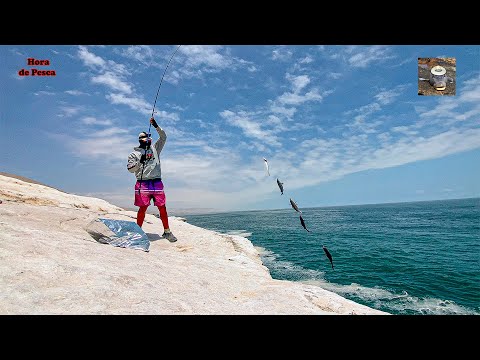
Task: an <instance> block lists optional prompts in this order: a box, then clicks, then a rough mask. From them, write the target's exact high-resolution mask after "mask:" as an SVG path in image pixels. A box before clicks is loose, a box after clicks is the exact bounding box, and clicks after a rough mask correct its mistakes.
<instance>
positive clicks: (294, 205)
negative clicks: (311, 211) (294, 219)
mask: <svg viewBox="0 0 480 360" xmlns="http://www.w3.org/2000/svg"><path fill="white" fill-rule="evenodd" d="M290 204H291V205H292V208H293V209H294V210H295V211H298V212H299V213H302V211H301V210H300V209H299V208H298V206H297V204H296V203H295V201H293V200H292V198H290Z"/></svg>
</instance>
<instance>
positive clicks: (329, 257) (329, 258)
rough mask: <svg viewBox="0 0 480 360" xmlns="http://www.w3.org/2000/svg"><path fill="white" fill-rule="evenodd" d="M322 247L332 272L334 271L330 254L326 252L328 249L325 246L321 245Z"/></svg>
mask: <svg viewBox="0 0 480 360" xmlns="http://www.w3.org/2000/svg"><path fill="white" fill-rule="evenodd" d="M322 247H323V251H325V255H327V257H328V260H330V264H332V270H335V269H334V268H333V260H332V254H330V251H328V249H327V248H326V247H325V245H322Z"/></svg>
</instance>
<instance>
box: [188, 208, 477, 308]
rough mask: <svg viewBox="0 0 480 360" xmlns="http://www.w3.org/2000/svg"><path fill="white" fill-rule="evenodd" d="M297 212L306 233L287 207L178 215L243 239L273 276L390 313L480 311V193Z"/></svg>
mask: <svg viewBox="0 0 480 360" xmlns="http://www.w3.org/2000/svg"><path fill="white" fill-rule="evenodd" d="M301 210H302V217H303V219H304V221H305V224H306V227H307V228H308V229H309V230H310V232H307V231H306V230H305V229H304V228H303V227H302V226H301V224H300V219H299V215H300V214H299V213H297V212H296V211H295V210H293V209H292V208H289V209H279V210H261V211H239V212H230V213H218V214H205V215H187V216H183V217H185V218H186V219H187V222H188V223H190V224H193V225H197V226H200V227H203V228H206V229H210V230H215V231H217V232H220V233H223V234H235V235H241V236H244V237H246V238H248V239H249V240H250V241H251V242H252V243H253V245H254V246H255V247H256V248H257V249H258V251H259V253H260V255H261V258H262V261H263V263H264V265H265V266H266V267H267V268H268V269H269V270H270V274H271V275H272V277H273V278H274V279H281V280H290V281H299V282H305V283H308V284H312V285H318V286H320V287H322V288H324V289H326V290H330V291H332V292H335V293H337V294H339V295H341V296H343V297H345V298H348V299H351V300H353V301H355V302H358V303H361V304H364V305H367V306H369V307H372V308H375V309H379V310H382V311H386V312H389V313H391V314H428V315H430V314H464V315H480V198H474V199H458V200H439V201H426V202H412V203H396V204H376V205H355V206H339V207H318V208H301ZM322 245H325V246H326V247H327V249H328V250H329V251H330V253H331V254H332V258H333V265H334V267H335V269H332V268H331V265H330V262H329V261H328V258H327V257H326V256H325V253H324V251H323V249H322Z"/></svg>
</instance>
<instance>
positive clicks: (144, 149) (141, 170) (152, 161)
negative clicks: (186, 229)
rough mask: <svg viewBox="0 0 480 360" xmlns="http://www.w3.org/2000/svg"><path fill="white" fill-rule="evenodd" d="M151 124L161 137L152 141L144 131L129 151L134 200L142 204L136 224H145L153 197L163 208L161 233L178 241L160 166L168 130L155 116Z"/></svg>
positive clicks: (158, 205)
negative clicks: (134, 179)
mask: <svg viewBox="0 0 480 360" xmlns="http://www.w3.org/2000/svg"><path fill="white" fill-rule="evenodd" d="M150 124H152V125H153V127H154V128H155V129H156V130H157V133H158V135H159V136H160V138H159V139H158V140H157V141H155V143H154V144H153V145H151V142H152V139H151V138H150V137H149V134H147V133H146V132H141V133H140V134H139V135H138V141H139V142H140V145H139V146H138V147H135V148H134V151H133V152H131V153H130V155H128V163H127V169H128V171H130V172H131V173H134V174H135V177H136V178H137V182H136V184H135V202H134V205H135V206H138V207H139V209H138V213H137V224H138V226H140V227H142V225H143V220H144V219H145V214H146V212H147V208H148V206H149V205H150V201H151V199H153V204H154V205H155V206H156V207H158V211H159V212H160V219H161V220H162V224H163V228H164V233H163V235H162V237H164V238H166V239H167V240H168V241H170V242H175V241H177V238H176V237H175V236H174V235H173V234H172V232H171V230H170V228H169V226H168V215H167V208H166V206H165V203H166V199H165V192H164V189H163V182H162V169H161V166H160V152H161V151H162V149H163V147H164V145H165V142H166V141H167V134H166V133H165V131H164V130H163V129H162V128H161V127H160V126H158V124H157V122H156V121H155V119H154V118H153V117H151V118H150Z"/></svg>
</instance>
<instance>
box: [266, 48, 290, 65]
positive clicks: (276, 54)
mask: <svg viewBox="0 0 480 360" xmlns="http://www.w3.org/2000/svg"><path fill="white" fill-rule="evenodd" d="M292 55H293V53H292V52H291V51H290V50H289V49H288V48H286V47H284V46H282V47H278V48H276V49H274V50H273V51H272V57H271V59H272V60H275V61H277V60H278V61H287V60H289V59H290V58H291V57H292Z"/></svg>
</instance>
